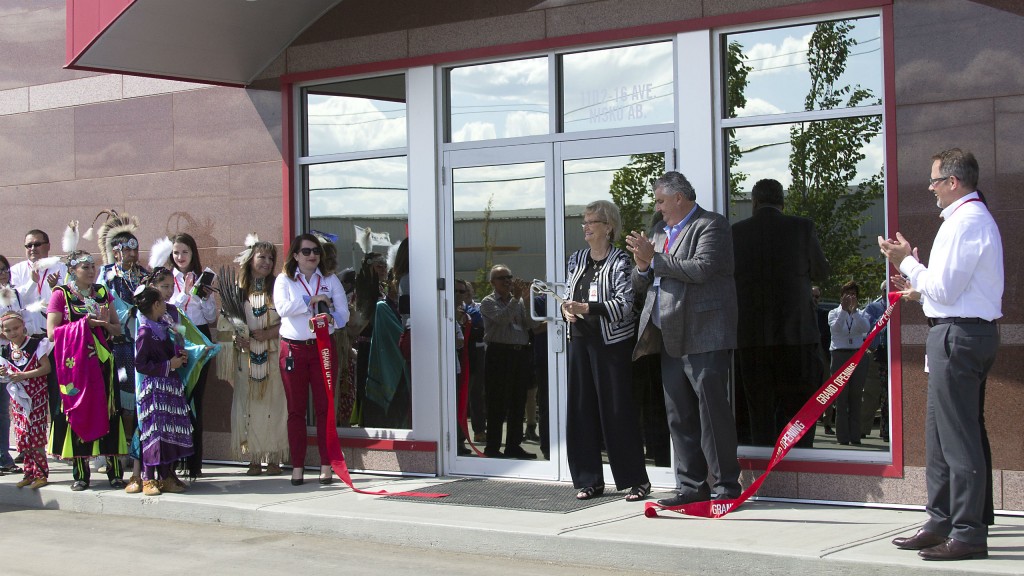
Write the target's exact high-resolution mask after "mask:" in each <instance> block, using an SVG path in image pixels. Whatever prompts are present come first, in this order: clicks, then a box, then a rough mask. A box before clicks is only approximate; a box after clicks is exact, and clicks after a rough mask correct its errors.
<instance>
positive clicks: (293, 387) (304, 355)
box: [280, 339, 338, 467]
mask: <svg viewBox="0 0 1024 576" xmlns="http://www.w3.org/2000/svg"><path fill="white" fill-rule="evenodd" d="M330 349H331V363H332V366H331V370H332V373H333V374H337V372H338V358H337V356H336V355H335V353H334V343H333V341H331V343H330ZM289 355H290V356H291V359H292V361H291V370H288V364H289V363H288V357H289ZM280 363H281V380H282V381H283V382H284V395H285V399H286V400H287V403H288V449H289V451H290V452H291V459H292V466H296V467H301V466H303V465H304V464H305V462H306V410H307V407H308V406H309V394H310V389H312V391H313V413H314V414H315V415H316V443H317V448H319V450H320V463H321V465H323V464H328V463H330V461H331V460H330V457H329V456H328V455H327V393H326V391H325V390H324V374H323V369H322V368H321V367H320V354H319V353H318V352H317V347H316V345H315V344H293V343H291V342H287V341H285V340H283V339H282V340H281V356H280Z"/></svg>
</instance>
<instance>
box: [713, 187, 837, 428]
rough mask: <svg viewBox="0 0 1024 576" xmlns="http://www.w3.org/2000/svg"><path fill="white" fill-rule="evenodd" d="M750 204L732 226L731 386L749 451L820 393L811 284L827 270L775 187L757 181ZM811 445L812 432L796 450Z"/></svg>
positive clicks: (803, 222) (808, 228) (814, 241)
mask: <svg viewBox="0 0 1024 576" xmlns="http://www.w3.org/2000/svg"><path fill="white" fill-rule="evenodd" d="M750 198H751V200H752V201H753V205H754V213H753V215H752V216H751V217H750V218H748V219H746V220H742V221H740V222H737V223H735V224H733V225H732V237H733V253H734V254H735V256H736V294H737V299H738V302H739V311H740V315H739V342H738V344H739V347H738V350H737V352H736V368H737V370H736V372H737V374H736V382H737V384H738V385H739V386H742V388H741V389H742V390H743V392H744V399H745V400H746V405H747V406H746V408H747V411H748V413H749V415H750V435H751V443H752V444H753V445H755V446H773V445H774V444H775V440H776V438H778V436H779V433H780V432H782V429H783V428H784V427H785V426H786V424H788V423H789V421H790V419H791V418H793V416H795V415H796V413H797V412H799V411H800V408H802V407H803V405H804V403H805V402H806V401H807V400H808V399H809V398H810V397H811V396H812V395H814V392H815V390H817V389H818V386H820V385H821V359H820V357H819V355H818V346H819V345H820V344H819V342H820V340H821V334H819V333H818V325H817V310H816V307H815V305H814V304H813V300H812V298H811V281H812V280H818V281H820V280H824V279H825V278H826V277H827V276H828V270H829V267H828V261H826V260H825V253H824V252H823V251H822V249H821V244H820V243H818V235H817V233H816V232H815V230H814V222H812V221H811V220H808V219H807V218H801V217H799V216H790V215H786V214H783V213H782V209H783V206H784V196H783V192H782V184H780V183H779V181H778V180H772V179H765V180H759V181H758V182H757V184H754V188H753V190H752V191H751V194H750ZM740 409H741V410H742V409H743V407H742V406H741V407H740ZM813 442H814V430H813V429H812V430H810V431H808V433H807V434H806V435H805V436H804V437H803V438H801V439H800V441H799V442H798V443H797V446H799V447H801V448H810V447H811V446H812V443H813Z"/></svg>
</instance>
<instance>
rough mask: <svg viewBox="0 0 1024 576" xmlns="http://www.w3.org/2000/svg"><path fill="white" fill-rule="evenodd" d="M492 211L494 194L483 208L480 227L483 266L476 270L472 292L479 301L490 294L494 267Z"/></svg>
mask: <svg viewBox="0 0 1024 576" xmlns="http://www.w3.org/2000/svg"><path fill="white" fill-rule="evenodd" d="M493 210H494V194H493V193H492V194H491V195H490V196H489V197H488V198H487V207H486V208H484V223H483V224H482V225H481V226H480V235H481V236H483V239H484V246H483V247H484V265H483V267H481V268H477V269H476V280H474V281H473V292H474V293H475V294H476V299H477V300H481V299H483V297H484V296H487V295H488V294H490V293H491V279H490V278H489V276H490V273H491V266H494V237H493V236H492V235H491V219H492V218H491V214H492V212H493Z"/></svg>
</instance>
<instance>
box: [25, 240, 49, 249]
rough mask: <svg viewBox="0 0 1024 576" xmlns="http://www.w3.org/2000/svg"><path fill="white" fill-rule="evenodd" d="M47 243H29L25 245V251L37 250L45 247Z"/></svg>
mask: <svg viewBox="0 0 1024 576" xmlns="http://www.w3.org/2000/svg"><path fill="white" fill-rule="evenodd" d="M47 244H49V242H29V243H27V244H25V250H31V249H33V248H39V247H40V246H46V245H47Z"/></svg>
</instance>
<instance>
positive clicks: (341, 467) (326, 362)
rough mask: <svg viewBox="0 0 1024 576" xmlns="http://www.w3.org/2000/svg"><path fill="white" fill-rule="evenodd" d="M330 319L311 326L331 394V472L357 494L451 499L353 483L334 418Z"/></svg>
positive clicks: (323, 317) (324, 316)
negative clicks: (362, 488) (366, 487)
mask: <svg viewBox="0 0 1024 576" xmlns="http://www.w3.org/2000/svg"><path fill="white" fill-rule="evenodd" d="M329 319H330V316H329V315H327V314H318V315H316V316H313V317H312V318H310V320H309V325H310V328H312V330H313V333H314V334H315V335H316V350H317V353H318V355H319V357H320V369H321V371H322V372H323V376H324V388H325V389H326V392H327V455H328V457H329V458H330V460H331V469H333V470H334V473H335V474H337V475H338V478H341V480H342V482H344V483H345V484H346V485H348V487H349V488H351V489H352V491H353V492H357V493H359V494H369V495H371V496H417V497H420V498H444V497H445V496H448V495H447V494H436V493H432V492H388V491H386V490H376V491H368V490H360V489H359V488H356V487H355V486H354V485H353V484H352V475H351V474H349V471H348V464H346V463H345V455H344V454H343V453H342V451H341V442H340V441H339V440H338V429H337V422H336V421H335V415H334V369H333V365H334V360H333V359H332V358H331V332H330V329H329V325H328V320H329Z"/></svg>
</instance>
